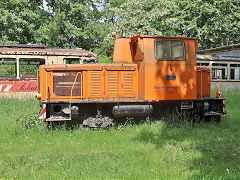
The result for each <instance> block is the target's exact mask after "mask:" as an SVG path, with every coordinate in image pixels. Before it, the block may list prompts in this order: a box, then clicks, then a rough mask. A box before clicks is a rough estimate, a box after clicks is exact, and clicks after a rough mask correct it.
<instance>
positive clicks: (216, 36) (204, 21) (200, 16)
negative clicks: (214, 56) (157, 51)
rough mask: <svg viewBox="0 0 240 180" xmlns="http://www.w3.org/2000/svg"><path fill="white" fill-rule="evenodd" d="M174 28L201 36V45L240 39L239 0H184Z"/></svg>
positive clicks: (182, 33) (180, 3) (214, 45)
mask: <svg viewBox="0 0 240 180" xmlns="http://www.w3.org/2000/svg"><path fill="white" fill-rule="evenodd" d="M176 4H177V6H178V10H177V11H176V12H175V14H174V16H176V21H175V23H174V24H173V26H172V28H173V29H175V31H176V33H177V34H181V35H186V36H190V37H197V38H199V41H200V47H201V48H202V49H203V48H211V47H216V46H222V45H228V44H233V43H239V41H240V36H239V32H240V1H239V0H194V1H192V0H181V1H176Z"/></svg>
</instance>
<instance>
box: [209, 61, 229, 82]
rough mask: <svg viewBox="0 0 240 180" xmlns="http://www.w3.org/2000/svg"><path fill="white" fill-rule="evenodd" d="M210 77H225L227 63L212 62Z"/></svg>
mask: <svg viewBox="0 0 240 180" xmlns="http://www.w3.org/2000/svg"><path fill="white" fill-rule="evenodd" d="M212 66H213V67H212V71H213V72H212V79H219V76H220V79H227V75H228V71H227V66H228V64H224V63H212Z"/></svg>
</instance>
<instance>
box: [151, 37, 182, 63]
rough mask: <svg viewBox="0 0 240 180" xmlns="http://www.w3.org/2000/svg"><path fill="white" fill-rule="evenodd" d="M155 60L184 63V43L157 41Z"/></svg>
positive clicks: (155, 42) (155, 44)
mask: <svg viewBox="0 0 240 180" xmlns="http://www.w3.org/2000/svg"><path fill="white" fill-rule="evenodd" d="M154 46H155V58H156V59H157V60H159V61H160V60H168V61H183V60H185V45H184V41H173V40H155V41H154Z"/></svg>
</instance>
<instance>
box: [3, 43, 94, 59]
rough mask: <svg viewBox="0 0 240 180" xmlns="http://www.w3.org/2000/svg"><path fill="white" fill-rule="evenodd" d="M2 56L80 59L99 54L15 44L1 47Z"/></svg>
mask: <svg viewBox="0 0 240 180" xmlns="http://www.w3.org/2000/svg"><path fill="white" fill-rule="evenodd" d="M0 54H6V55H40V56H56V55H58V56H79V57H96V58H97V54H95V53H93V52H90V51H84V50H82V49H80V48H79V49H57V48H48V47H46V46H44V45H42V44H40V45H35V44H30V45H28V44H17V45H16V44H15V45H0Z"/></svg>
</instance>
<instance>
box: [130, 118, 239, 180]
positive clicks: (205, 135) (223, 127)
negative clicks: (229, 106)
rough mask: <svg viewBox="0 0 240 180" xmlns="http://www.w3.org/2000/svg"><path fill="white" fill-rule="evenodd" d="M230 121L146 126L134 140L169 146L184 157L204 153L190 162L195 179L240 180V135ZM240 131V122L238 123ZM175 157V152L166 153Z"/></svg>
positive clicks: (164, 147)
mask: <svg viewBox="0 0 240 180" xmlns="http://www.w3.org/2000/svg"><path fill="white" fill-rule="evenodd" d="M231 121H232V119H230V118H229V117H226V118H224V119H223V121H222V123H220V124H216V123H199V124H196V125H195V126H192V125H191V124H188V123H184V122H183V123H182V124H181V123H180V124H178V125H176V124H166V122H162V123H158V124H156V125H150V126H143V127H142V128H141V130H140V132H139V133H138V135H137V137H136V138H135V139H134V140H137V141H140V142H143V143H152V144H153V145H154V146H155V148H157V149H160V148H162V149H166V145H172V146H176V147H177V148H179V151H182V153H183V154H185V153H186V155H187V153H188V152H195V153H200V154H201V155H200V156H198V157H195V158H190V159H189V160H190V161H189V164H188V168H189V171H191V172H195V173H193V176H192V178H194V179H196V178H197V179H198V178H210V179H213V178H214V179H215V178H217V179H221V178H224V179H226V178H227V179H237V178H239V177H240V133H239V128H236V127H235V126H233V125H232V124H231V123H233V122H231ZM235 125H236V126H237V127H239V125H240V122H238V121H235ZM166 153H171V152H166Z"/></svg>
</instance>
